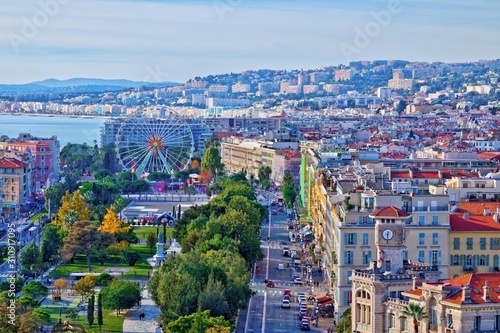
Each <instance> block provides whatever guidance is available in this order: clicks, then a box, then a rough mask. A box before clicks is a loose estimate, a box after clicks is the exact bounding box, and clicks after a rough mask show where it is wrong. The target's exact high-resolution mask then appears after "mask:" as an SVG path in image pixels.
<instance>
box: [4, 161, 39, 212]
mask: <svg viewBox="0 0 500 333" xmlns="http://www.w3.org/2000/svg"><path fill="white" fill-rule="evenodd" d="M30 178H31V177H30V170H29V165H28V164H27V163H24V162H22V161H20V160H18V159H15V158H8V157H1V158H0V179H2V180H3V181H2V204H3V206H2V214H3V217H10V216H11V215H13V214H18V213H19V212H20V207H21V204H23V203H24V202H25V201H26V200H28V198H29V196H30V195H31V193H30V189H29V181H30Z"/></svg>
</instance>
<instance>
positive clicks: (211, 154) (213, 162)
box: [201, 146, 222, 175]
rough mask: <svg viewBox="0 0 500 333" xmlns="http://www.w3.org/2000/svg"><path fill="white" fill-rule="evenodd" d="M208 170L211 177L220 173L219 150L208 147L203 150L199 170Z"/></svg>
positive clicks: (220, 160)
mask: <svg viewBox="0 0 500 333" xmlns="http://www.w3.org/2000/svg"><path fill="white" fill-rule="evenodd" d="M205 169H207V170H209V171H210V172H211V173H212V174H213V175H215V174H217V173H219V172H222V158H221V156H220V153H219V149H217V148H216V147H214V146H210V147H208V148H207V149H206V150H205V154H204V155H203V159H202V160H201V170H205Z"/></svg>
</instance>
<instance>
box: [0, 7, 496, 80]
mask: <svg viewBox="0 0 500 333" xmlns="http://www.w3.org/2000/svg"><path fill="white" fill-rule="evenodd" d="M499 19H500V1H495V0H475V1H472V0H467V1H465V0H385V1H380V0H329V1H328V0H303V1H302V0H288V1H284V0H267V1H262V0H260V1H257V0H208V1H202V0H163V1H162V0H122V1H117V0H85V1H82V0H3V1H0V31H1V33H0V83H3V84H17V83H28V82H33V81H38V80H44V79H48V78H56V79H69V78H75V77H77V78H82V77H84V78H104V79H130V80H136V81H150V82H163V81H174V82H185V81H186V80H188V79H191V78H194V77H196V76H206V75H210V74H223V73H230V72H233V73H238V72H241V71H245V70H256V69H317V68H321V67H322V66H332V65H340V64H348V63H349V61H354V60H380V59H401V60H410V61H428V62H433V61H444V62H468V61H469V62H470V61H477V60H480V59H498V58H500V23H499V22H500V20H499Z"/></svg>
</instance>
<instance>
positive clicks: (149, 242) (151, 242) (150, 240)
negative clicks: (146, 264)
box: [146, 232, 158, 253]
mask: <svg viewBox="0 0 500 333" xmlns="http://www.w3.org/2000/svg"><path fill="white" fill-rule="evenodd" d="M156 243H158V236H156V234H155V233H154V232H151V233H149V234H148V237H147V238H146V246H147V247H149V250H150V251H151V253H152V252H153V247H155V245H156Z"/></svg>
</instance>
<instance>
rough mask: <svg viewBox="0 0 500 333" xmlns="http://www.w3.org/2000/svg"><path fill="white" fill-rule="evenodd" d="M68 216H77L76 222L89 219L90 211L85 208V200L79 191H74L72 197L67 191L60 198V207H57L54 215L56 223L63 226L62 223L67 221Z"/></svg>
mask: <svg viewBox="0 0 500 333" xmlns="http://www.w3.org/2000/svg"><path fill="white" fill-rule="evenodd" d="M73 212H74V213H73ZM75 213H76V214H75ZM68 214H70V215H72V214H74V215H77V216H78V221H86V220H88V219H89V217H90V209H89V208H88V207H87V204H86V203H85V199H84V198H83V196H82V195H81V194H80V191H79V190H76V191H75V192H74V193H73V195H71V194H70V193H69V191H66V194H65V195H64V196H63V197H62V203H61V207H59V210H58V212H57V215H56V223H57V224H59V225H62V226H65V223H64V221H65V219H66V220H68V218H67V216H69V215H68Z"/></svg>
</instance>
